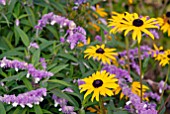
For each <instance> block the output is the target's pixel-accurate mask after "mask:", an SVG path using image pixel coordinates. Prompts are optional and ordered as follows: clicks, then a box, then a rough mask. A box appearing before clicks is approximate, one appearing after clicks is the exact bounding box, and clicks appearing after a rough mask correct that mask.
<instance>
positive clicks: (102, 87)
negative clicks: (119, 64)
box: [79, 71, 118, 102]
mask: <svg viewBox="0 0 170 114" xmlns="http://www.w3.org/2000/svg"><path fill="white" fill-rule="evenodd" d="M83 81H84V82H85V84H82V85H80V86H79V87H80V89H81V90H80V92H83V91H86V93H85V95H84V98H86V97H87V95H89V94H91V93H92V92H93V95H92V98H91V101H92V102H93V100H94V98H96V101H99V95H102V96H106V95H108V96H112V95H113V92H112V90H111V89H115V88H117V87H118V84H117V83H116V82H117V81H118V80H117V79H116V78H115V75H114V74H109V73H108V72H106V71H101V72H99V71H97V72H96V73H93V74H92V76H90V77H88V78H84V79H83Z"/></svg>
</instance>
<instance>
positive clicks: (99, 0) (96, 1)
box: [91, 0, 102, 5]
mask: <svg viewBox="0 0 170 114" xmlns="http://www.w3.org/2000/svg"><path fill="white" fill-rule="evenodd" d="M101 1H102V0H93V1H92V2H91V5H95V4H97V3H99V2H101Z"/></svg>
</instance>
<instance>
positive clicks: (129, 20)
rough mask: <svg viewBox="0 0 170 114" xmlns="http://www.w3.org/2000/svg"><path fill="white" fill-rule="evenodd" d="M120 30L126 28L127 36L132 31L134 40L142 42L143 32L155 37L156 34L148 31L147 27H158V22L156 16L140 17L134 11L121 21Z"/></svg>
mask: <svg viewBox="0 0 170 114" xmlns="http://www.w3.org/2000/svg"><path fill="white" fill-rule="evenodd" d="M121 24H122V26H121V28H120V31H123V30H125V33H124V35H125V36H126V35H127V34H128V33H129V32H130V31H133V32H132V38H133V40H136V38H137V40H138V43H140V42H141V39H142V32H144V33H145V34H147V35H149V36H150V37H151V38H152V39H154V35H153V34H152V33H151V32H150V31H148V30H147V29H151V28H158V26H156V24H158V22H157V21H156V19H154V18H149V19H148V17H146V16H145V17H139V16H138V14H137V13H133V14H132V15H127V16H126V18H123V19H122V21H121Z"/></svg>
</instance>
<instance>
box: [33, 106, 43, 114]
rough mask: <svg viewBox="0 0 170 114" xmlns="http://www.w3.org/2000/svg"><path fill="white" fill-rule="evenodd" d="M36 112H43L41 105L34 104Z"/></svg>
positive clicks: (41, 113)
mask: <svg viewBox="0 0 170 114" xmlns="http://www.w3.org/2000/svg"><path fill="white" fill-rule="evenodd" d="M34 111H35V114H43V112H42V109H41V107H40V105H34Z"/></svg>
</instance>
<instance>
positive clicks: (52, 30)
mask: <svg viewBox="0 0 170 114" xmlns="http://www.w3.org/2000/svg"><path fill="white" fill-rule="evenodd" d="M46 28H47V29H48V30H49V31H50V32H51V33H52V34H53V35H54V37H55V38H56V39H57V40H59V36H58V33H57V31H56V29H55V28H54V27H52V26H47V27H46Z"/></svg>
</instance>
